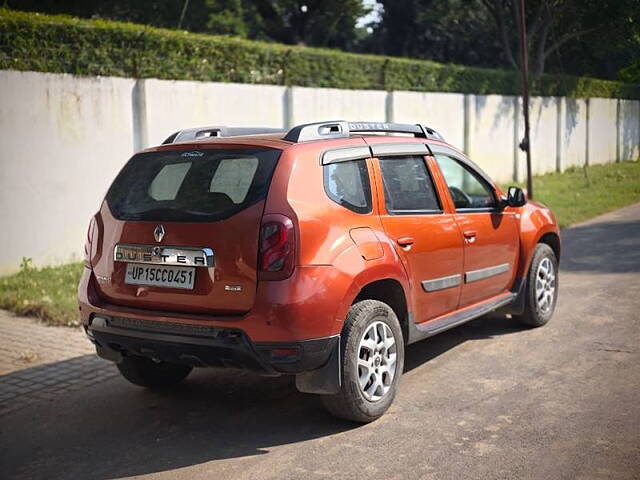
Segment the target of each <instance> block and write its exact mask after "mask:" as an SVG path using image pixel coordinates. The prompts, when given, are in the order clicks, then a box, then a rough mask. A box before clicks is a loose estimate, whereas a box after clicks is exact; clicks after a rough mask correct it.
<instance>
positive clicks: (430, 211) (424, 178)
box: [372, 144, 463, 323]
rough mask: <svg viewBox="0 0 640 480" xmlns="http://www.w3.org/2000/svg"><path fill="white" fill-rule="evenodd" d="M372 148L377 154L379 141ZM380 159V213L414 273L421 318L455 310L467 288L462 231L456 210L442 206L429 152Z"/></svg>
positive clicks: (411, 277)
mask: <svg viewBox="0 0 640 480" xmlns="http://www.w3.org/2000/svg"><path fill="white" fill-rule="evenodd" d="M417 146H422V147H424V145H417ZM398 147H401V146H398ZM372 148H373V151H374V155H375V154H376V146H375V145H374V146H372ZM413 149H414V150H415V149H416V144H414V145H413ZM378 150H379V151H380V152H384V151H391V152H392V151H393V150H392V149H391V150H389V149H385V148H379V149H378ZM424 150H425V154H426V148H425V149H424ZM374 165H375V171H376V177H377V178H378V180H377V182H376V183H377V184H378V185H380V184H381V185H382V191H383V195H382V196H379V197H381V198H383V200H381V202H380V203H381V204H380V205H379V211H380V212H381V213H380V218H381V221H382V224H383V227H384V229H385V231H386V233H387V235H388V236H389V237H390V238H391V239H393V240H394V241H395V242H396V245H395V246H396V251H397V253H398V255H399V256H400V258H401V259H402V262H403V264H404V267H405V269H406V271H407V273H408V277H409V281H410V283H411V288H412V290H413V292H414V298H415V302H416V317H417V318H416V322H417V323H421V322H424V321H427V320H430V319H432V318H435V317H437V316H440V315H443V314H446V313H449V312H451V311H453V310H455V309H456V308H457V305H458V297H459V295H460V288H461V274H462V248H463V246H462V236H461V234H460V230H459V229H458V227H457V225H456V222H455V219H454V216H453V215H451V214H448V213H446V212H445V211H444V210H443V208H442V205H441V203H440V201H439V199H438V196H437V193H436V189H435V187H434V183H433V180H432V178H431V175H430V174H429V170H428V168H427V164H426V163H425V156H424V155H423V154H413V155H412V154H398V155H394V154H392V153H391V154H389V155H384V156H382V155H378V158H376V159H375V161H374Z"/></svg>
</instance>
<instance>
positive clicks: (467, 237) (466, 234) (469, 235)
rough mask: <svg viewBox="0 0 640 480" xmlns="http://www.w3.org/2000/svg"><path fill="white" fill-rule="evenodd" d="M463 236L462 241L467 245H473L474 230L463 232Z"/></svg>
mask: <svg viewBox="0 0 640 480" xmlns="http://www.w3.org/2000/svg"><path fill="white" fill-rule="evenodd" d="M463 235H464V239H465V240H466V241H467V243H473V242H475V241H476V235H477V234H476V231H475V230H465V231H464V232H463Z"/></svg>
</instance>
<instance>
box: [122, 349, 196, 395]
mask: <svg viewBox="0 0 640 480" xmlns="http://www.w3.org/2000/svg"><path fill="white" fill-rule="evenodd" d="M117 366H118V370H120V373H121V374H122V376H123V377H124V378H126V379H127V380H128V381H129V382H131V383H133V384H134V385H138V386H141V387H148V388H168V387H172V386H174V385H177V384H178V383H180V382H181V381H182V380H184V379H185V378H186V377H187V375H189V373H191V370H192V369H193V367H189V366H188V365H179V364H176V363H167V362H154V361H153V360H151V359H149V358H145V357H139V356H135V355H129V356H126V357H124V358H123V359H122V361H121V362H120V363H118V364H117Z"/></svg>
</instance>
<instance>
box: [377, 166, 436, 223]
mask: <svg viewBox="0 0 640 480" xmlns="http://www.w3.org/2000/svg"><path fill="white" fill-rule="evenodd" d="M379 161H380V170H381V171H382V182H383V183H384V199H385V204H386V207H387V211H388V212H389V213H391V214H396V215H402V214H405V215H406V214H415V213H434V212H440V211H441V209H440V204H439V203H438V197H437V195H436V192H435V188H434V186H433V181H432V180H431V176H430V175H429V172H428V171H427V166H426V164H425V162H424V158H423V157H420V156H407V157H383V158H381V159H380V160H379Z"/></svg>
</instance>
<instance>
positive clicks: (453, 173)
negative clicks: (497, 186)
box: [435, 155, 496, 209]
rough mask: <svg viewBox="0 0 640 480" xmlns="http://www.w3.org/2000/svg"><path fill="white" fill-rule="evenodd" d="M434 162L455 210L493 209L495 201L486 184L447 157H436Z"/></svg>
mask: <svg viewBox="0 0 640 480" xmlns="http://www.w3.org/2000/svg"><path fill="white" fill-rule="evenodd" d="M435 157H436V161H437V162H438V165H439V166H440V170H441V171H442V174H443V175H444V179H445V180H446V182H447V186H448V187H449V192H450V193H451V198H453V203H454V204H455V207H456V209H469V208H471V209H473V208H493V207H495V206H496V199H495V197H494V195H493V191H492V189H491V187H490V186H489V185H487V183H486V182H485V181H484V180H482V179H481V178H480V177H479V176H478V175H477V174H476V173H474V172H473V171H471V170H469V169H467V168H466V167H465V166H463V165H462V164H461V163H460V162H458V161H457V160H455V159H453V158H451V157H449V156H447V155H436V156H435Z"/></svg>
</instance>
